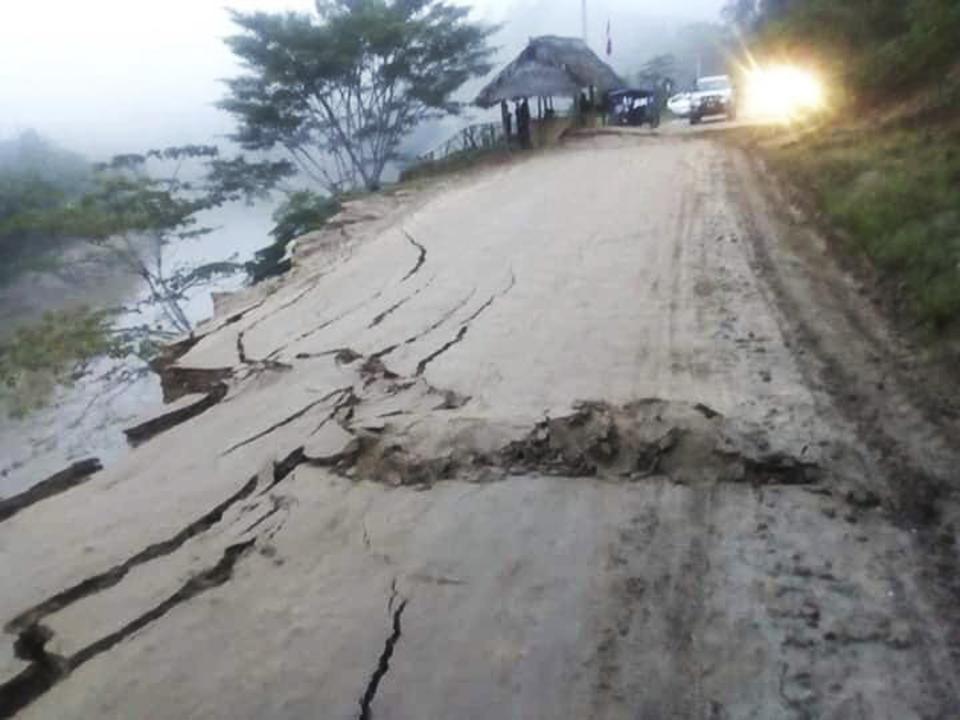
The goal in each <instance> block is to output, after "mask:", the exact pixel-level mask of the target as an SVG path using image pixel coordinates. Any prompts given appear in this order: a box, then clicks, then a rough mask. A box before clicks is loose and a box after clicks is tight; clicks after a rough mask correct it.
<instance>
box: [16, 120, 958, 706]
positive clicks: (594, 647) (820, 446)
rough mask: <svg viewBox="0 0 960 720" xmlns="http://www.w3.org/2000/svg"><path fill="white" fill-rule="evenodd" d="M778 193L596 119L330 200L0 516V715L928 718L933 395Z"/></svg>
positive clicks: (941, 532) (952, 596) (939, 611)
mask: <svg viewBox="0 0 960 720" xmlns="http://www.w3.org/2000/svg"><path fill="white" fill-rule="evenodd" d="M783 204H784V199H783V198H782V197H779V196H778V195H777V194H776V192H775V190H774V188H773V185H772V184H771V182H770V180H769V178H767V177H766V176H765V175H764V174H763V171H762V169H761V168H759V167H758V166H757V165H756V164H755V163H753V162H752V161H751V159H750V158H749V157H747V156H746V155H744V154H743V153H742V152H741V151H739V150H735V149H731V148H729V147H727V146H725V145H724V144H722V141H721V140H720V139H717V138H713V139H709V138H706V137H693V138H685V137H649V136H648V137H634V136H616V135H611V136H604V135H601V136H597V137H591V138H584V139H580V140H577V141H574V142H572V143H570V144H569V145H568V146H567V147H565V148H563V149H560V150H558V151H556V152H552V153H548V154H544V155H540V156H537V157H532V158H529V159H526V160H524V161H522V162H517V163H515V164H512V165H509V166H505V167H501V168H496V169H492V170H486V171H483V172H478V173H475V174H473V175H471V176H469V177H465V178H459V179H456V180H453V181H448V182H447V183H446V184H445V185H443V186H440V187H435V188H433V189H430V190H427V191H423V192H420V193H417V194H407V195H402V194H394V195H385V196H381V197H377V198H372V199H368V200H365V201H362V202H359V203H356V204H354V205H352V206H351V207H349V208H348V209H347V210H346V211H345V213H344V214H343V215H342V216H341V217H339V218H338V219H337V220H336V221H335V222H334V223H332V225H331V227H330V228H329V229H328V230H325V231H324V232H322V233H319V234H317V235H315V236H312V237H309V238H306V239H305V240H304V241H302V242H301V244H300V246H299V248H298V257H299V260H298V264H297V268H296V270H295V271H294V273H293V274H292V275H291V276H290V277H288V278H287V279H286V280H285V281H284V282H283V283H282V284H278V285H275V286H272V287H270V288H261V289H258V290H256V291H254V292H253V293H251V294H250V295H248V296H245V297H238V298H235V299H234V300H233V301H232V302H231V303H230V306H229V307H228V308H226V309H224V310H223V312H222V313H221V314H220V316H219V317H218V318H217V319H215V320H214V321H212V322H211V323H209V324H208V326H207V327H206V328H204V334H202V335H201V336H200V338H199V340H198V341H196V342H190V343H185V344H184V345H183V346H181V347H180V348H179V351H178V353H177V355H176V356H174V355H173V354H172V355H171V357H170V359H169V361H168V363H167V365H166V366H165V368H164V371H163V372H164V377H165V382H166V386H167V387H166V389H167V391H168V394H169V396H170V399H171V400H172V401H173V402H174V403H175V404H174V405H173V406H172V407H171V408H170V409H169V414H168V415H164V416H162V417H160V418H154V419H153V421H151V422H148V423H146V424H145V425H143V426H141V427H140V428H139V429H138V432H136V433H134V435H133V437H135V439H136V440H137V441H138V442H142V444H140V445H139V447H138V448H137V449H136V450H135V451H134V452H133V453H132V454H131V456H130V458H129V459H128V460H127V461H125V462H123V463H122V464H120V465H118V466H116V467H109V468H107V469H105V470H103V471H102V472H99V473H97V474H95V475H94V476H93V477H92V478H91V479H89V480H86V481H85V482H83V483H82V484H80V485H79V486H76V487H72V489H69V491H66V492H62V493H60V494H57V495H55V496H54V497H45V499H43V500H42V501H40V502H36V503H35V504H33V505H31V506H29V507H25V508H22V509H21V508H18V510H19V512H17V513H16V515H12V516H10V517H8V518H7V519H5V520H4V521H3V522H2V523H0V565H2V568H3V591H2V595H0V611H2V619H3V622H4V623H5V632H6V635H5V637H6V641H5V642H4V643H3V645H2V646H0V717H8V716H12V715H14V714H16V715H17V716H18V717H24V718H49V717H57V718H90V717H150V718H154V719H162V718H170V719H177V720H179V719H181V718H224V719H227V718H229V719H230V720H234V719H237V718H251V719H252V718H264V717H270V718H306V717H311V718H315V717H320V718H361V719H366V718H377V719H380V718H384V719H387V718H393V719H398V720H399V719H407V718H409V719H417V720H422V719H425V718H453V717H456V718H478V719H479V718H484V719H486V718H491V719H492V718H497V719H500V718H508V717H511V718H525V719H526V718H610V719H613V718H643V719H649V720H660V719H665V718H678V719H679V718H704V719H710V720H720V719H723V720H727V719H730V720H733V719H736V718H757V719H758V720H773V719H777V718H784V719H788V718H835V719H836V720H840V719H841V718H842V719H844V720H846V719H855V718H890V720H894V719H895V720H905V719H908V718H931V719H934V718H953V717H958V716H960V704H958V698H960V686H958V684H957V680H958V678H957V662H958V655H957V651H958V649H960V644H958V643H960V635H958V634H957V630H958V623H957V617H956V604H955V601H956V598H957V586H956V584H955V582H956V581H955V577H956V572H955V568H956V563H955V527H956V526H955V525H954V524H953V520H954V517H955V512H954V501H953V485H952V482H953V481H954V480H955V477H956V471H955V468H956V467H957V464H956V463H957V460H958V453H957V443H956V437H957V421H956V415H951V414H950V412H949V411H950V409H949V408H943V407H942V404H938V399H937V398H934V397H929V395H931V394H932V393H930V392H929V391H925V389H924V387H923V385H922V384H918V383H916V382H914V375H913V374H912V373H911V368H910V367H909V366H908V365H907V364H906V363H905V359H904V358H905V357H906V356H907V354H908V351H907V350H906V349H903V348H902V347H901V346H900V345H899V344H898V341H897V339H896V337H895V336H893V335H890V334H889V333H888V332H887V331H886V330H885V329H884V326H883V324H882V323H881V322H880V320H879V318H877V317H876V316H875V315H874V313H873V311H872V309H871V307H870V306H869V304H868V303H865V302H864V300H863V298H862V297H861V296H860V295H859V294H858V293H857V292H856V291H855V287H854V284H853V283H852V281H850V280H849V279H847V278H845V277H844V276H843V275H842V273H840V272H839V271H838V270H837V269H836V268H834V267H833V265H832V264H831V262H830V260H829V256H828V254H826V253H825V251H824V248H823V247H821V246H820V245H819V244H818V240H817V238H816V236H815V234H814V233H813V231H812V230H811V229H810V228H809V226H807V225H806V224H805V223H804V222H803V220H802V218H798V217H797V216H796V215H794V216H789V217H788V219H789V222H786V223H785V222H783V221H782V220H781V217H780V216H781V215H783V214H784V213H783V208H782V206H783ZM774 209H776V212H774V211H773V210H774ZM268 291H269V292H268ZM880 387H882V388H883V391H882V392H881V391H880V390H879V389H878V388H880Z"/></svg>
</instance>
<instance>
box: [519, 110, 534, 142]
mask: <svg viewBox="0 0 960 720" xmlns="http://www.w3.org/2000/svg"><path fill="white" fill-rule="evenodd" d="M517 135H518V136H519V138H520V146H521V147H523V148H525V149H529V148H530V147H531V146H532V143H531V142H530V103H528V102H527V99H526V98H524V99H523V101H522V102H521V103H520V105H519V106H518V107H517Z"/></svg>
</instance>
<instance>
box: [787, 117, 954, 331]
mask: <svg viewBox="0 0 960 720" xmlns="http://www.w3.org/2000/svg"><path fill="white" fill-rule="evenodd" d="M770 155H771V159H772V162H773V163H774V165H775V166H776V167H777V168H779V169H780V170H781V171H782V173H783V174H784V175H786V176H788V177H789V178H790V179H791V180H793V181H794V182H796V183H798V184H799V185H800V186H802V187H805V188H808V189H809V190H811V192H812V194H813V197H814V199H815V200H816V202H817V204H818V205H819V208H820V209H821V210H822V211H823V213H824V215H825V216H826V217H827V218H828V219H830V220H831V222H832V223H833V224H834V225H836V226H838V227H839V228H841V229H842V230H844V231H845V232H844V235H845V236H846V237H848V238H849V239H850V240H849V242H850V247H849V250H851V251H855V252H863V253H865V254H866V255H867V257H869V258H870V259H871V260H872V261H873V263H874V265H875V266H876V267H877V269H878V270H879V271H880V272H881V273H882V275H883V277H884V278H885V279H886V281H887V284H888V287H889V293H890V294H891V297H890V299H892V300H896V301H898V302H899V304H901V305H902V306H903V309H904V311H905V312H906V314H907V315H908V316H909V317H912V318H913V319H914V320H915V321H916V322H917V323H918V324H921V325H923V326H924V327H925V328H927V329H929V330H930V331H931V332H933V333H935V334H941V335H942V334H945V333H949V334H951V335H954V334H957V333H960V123H958V124H934V125H927V126H918V125H915V124H911V123H908V124H907V125H892V126H886V127H884V126H881V127H874V128H865V127H862V126H861V127H831V128H825V129H822V130H820V131H819V132H817V133H815V134H812V135H809V136H807V137H806V138H805V140H804V142H801V143H794V144H791V145H788V146H785V147H782V148H780V149H777V150H772V151H770Z"/></svg>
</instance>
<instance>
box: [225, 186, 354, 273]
mask: <svg viewBox="0 0 960 720" xmlns="http://www.w3.org/2000/svg"><path fill="white" fill-rule="evenodd" d="M338 212H340V204H339V203H338V202H337V201H336V200H335V199H333V198H330V197H326V196H323V195H318V194H317V193H314V192H310V191H309V190H301V191H298V192H294V193H291V194H290V195H289V196H288V197H287V199H286V200H285V201H284V202H283V204H282V205H280V207H279V208H277V209H276V211H275V212H274V213H273V220H274V222H275V223H276V225H275V226H274V228H273V230H271V231H270V235H271V236H272V237H273V244H272V245H269V246H267V247H265V248H264V249H263V250H260V251H259V252H257V254H256V255H255V256H254V259H253V260H252V261H251V262H248V263H246V265H245V266H244V267H245V269H246V271H247V275H248V276H249V277H250V282H252V283H258V282H262V281H264V280H266V279H267V278H271V277H275V276H277V275H282V274H284V273H285V272H287V271H289V270H290V261H289V260H284V257H285V256H286V254H287V246H288V245H289V244H290V243H291V242H292V241H293V240H295V239H296V238H298V237H300V236H301V235H304V234H306V233H308V232H310V231H311V230H318V229H319V228H321V227H322V226H323V225H324V223H326V222H327V220H329V219H330V218H332V217H333V216H334V215H336V214H337V213H338Z"/></svg>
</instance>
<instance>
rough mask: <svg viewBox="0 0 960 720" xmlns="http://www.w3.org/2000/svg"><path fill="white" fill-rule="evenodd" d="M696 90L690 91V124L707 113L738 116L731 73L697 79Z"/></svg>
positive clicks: (733, 117)
mask: <svg viewBox="0 0 960 720" xmlns="http://www.w3.org/2000/svg"><path fill="white" fill-rule="evenodd" d="M696 88H697V89H696V90H694V91H693V92H692V93H690V124H691V125H696V124H697V123H699V122H700V121H701V120H702V119H703V118H704V117H706V116H707V115H726V116H727V118H728V119H730V120H735V119H736V118H737V103H736V98H735V97H734V93H733V83H732V82H731V80H730V76H729V75H712V76H710V77H702V78H699V79H698V80H697V85H696Z"/></svg>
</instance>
